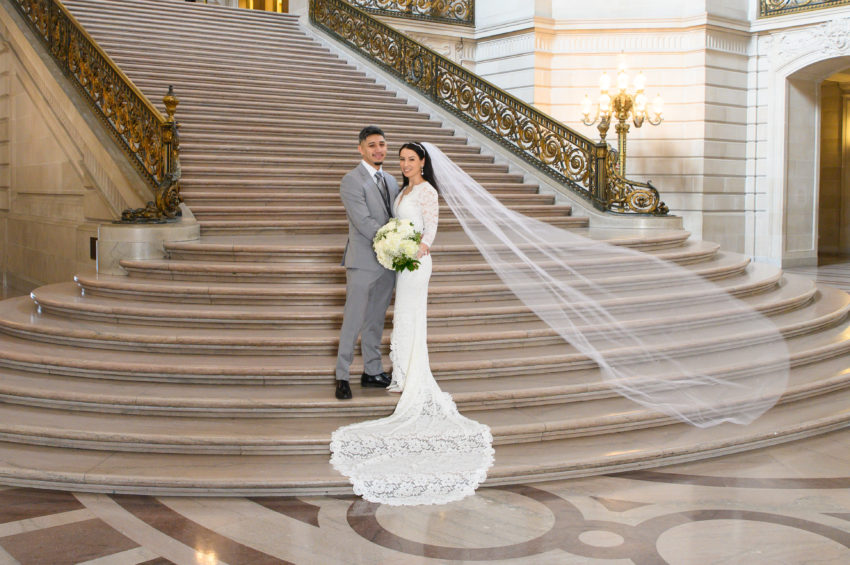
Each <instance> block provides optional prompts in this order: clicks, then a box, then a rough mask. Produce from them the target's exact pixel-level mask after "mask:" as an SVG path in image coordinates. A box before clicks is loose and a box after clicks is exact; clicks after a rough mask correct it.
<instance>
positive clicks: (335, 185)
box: [180, 163, 540, 197]
mask: <svg viewBox="0 0 850 565" xmlns="http://www.w3.org/2000/svg"><path fill="white" fill-rule="evenodd" d="M353 166H354V163H352V167H353ZM387 170H388V171H390V172H391V171H392V169H391V167H390V166H387ZM393 176H395V175H393ZM341 178H342V177H340V178H338V179H332V180H328V179H313V178H299V179H279V178H275V177H271V176H269V177H267V178H245V179H236V178H227V177H221V176H219V177H216V178H215V179H206V178H187V177H183V178H182V179H181V180H180V185H181V187H183V188H186V189H187V190H188V191H190V192H192V191H196V190H202V191H204V192H221V193H228V192H233V191H242V190H245V191H247V192H262V191H265V192H268V193H271V194H290V193H303V192H307V191H311V192H315V193H316V194H317V195H321V194H328V193H330V194H336V195H339V181H340V180H341ZM396 178H398V177H396ZM481 185H482V186H484V188H486V189H487V191H488V192H489V193H491V194H493V195H494V196H496V197H498V196H499V195H501V194H505V193H508V194H519V193H525V194H538V191H539V190H540V187H539V186H538V185H535V184H527V183H518V182H502V181H500V180H496V181H484V182H481Z"/></svg>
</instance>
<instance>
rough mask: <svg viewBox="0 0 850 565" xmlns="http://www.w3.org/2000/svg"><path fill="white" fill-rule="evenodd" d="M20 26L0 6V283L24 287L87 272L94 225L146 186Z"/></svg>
mask: <svg viewBox="0 0 850 565" xmlns="http://www.w3.org/2000/svg"><path fill="white" fill-rule="evenodd" d="M20 25H21V24H20V21H19V20H18V15H17V14H16V13H10V12H8V11H6V9H5V8H4V6H0V40H2V44H3V46H4V50H3V52H2V53H0V228H2V231H0V233H2V269H3V282H4V286H11V287H14V288H17V289H20V290H29V289H30V288H33V287H36V286H39V285H42V284H46V283H51V282H58V281H67V280H70V279H72V278H73V276H74V274H76V273H78V272H81V271H86V270H93V269H94V268H95V261H94V259H92V257H91V253H90V249H91V240H92V238H95V237H96V236H97V227H98V224H100V223H102V222H111V221H112V220H113V219H115V218H117V217H119V216H120V212H121V210H122V209H124V208H127V207H137V206H141V205H142V204H143V202H145V200H146V199H149V198H150V189H149V188H148V187H147V185H146V184H145V183H144V181H143V180H142V178H141V176H140V175H139V174H138V173H137V172H136V171H135V170H134V169H133V167H132V165H131V164H130V162H129V160H128V159H127V158H126V156H125V155H124V154H123V153H122V152H121V150H120V149H119V148H118V147H117V145H116V144H115V143H114V142H113V141H112V139H111V138H110V135H109V133H108V132H107V131H106V130H105V128H104V126H103V125H102V124H101V123H100V122H99V120H98V118H97V117H96V116H95V115H94V113H93V112H91V111H89V109H88V106H87V103H86V102H85V101H84V100H83V98H82V95H81V94H80V93H79V92H78V91H76V90H75V89H74V87H73V86H72V85H71V84H70V83H69V82H68V81H67V80H66V79H65V78H64V77H63V76H62V75H61V73H60V71H59V70H58V68H56V67H54V66H52V65H45V63H44V59H43V58H42V57H43V52H42V51H40V49H41V47H40V45H39V44H36V45H33V43H31V41H30V38H29V37H28V35H29V34H28V33H26V32H23V31H22V29H21V27H20Z"/></svg>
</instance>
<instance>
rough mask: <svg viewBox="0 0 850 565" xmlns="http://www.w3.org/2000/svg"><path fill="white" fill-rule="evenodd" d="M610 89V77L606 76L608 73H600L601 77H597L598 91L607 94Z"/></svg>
mask: <svg viewBox="0 0 850 565" xmlns="http://www.w3.org/2000/svg"><path fill="white" fill-rule="evenodd" d="M610 88H611V77H610V76H608V73H602V76H601V77H599V90H600V91H602V92H608V90H609V89H610Z"/></svg>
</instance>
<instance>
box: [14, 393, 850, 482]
mask: <svg viewBox="0 0 850 565" xmlns="http://www.w3.org/2000/svg"><path fill="white" fill-rule="evenodd" d="M842 403H843V404H842ZM801 418H802V421H803V422H805V423H803V424H797V423H796V422H798V421H799V419H801ZM848 421H850V409H848V408H847V403H846V398H843V397H833V398H829V397H827V398H817V399H813V400H811V401H809V402H806V403H795V404H794V405H790V406H778V407H776V408H774V409H773V410H771V411H770V412H768V413H767V414H765V415H764V416H762V418H760V419H758V420H756V422H754V423H753V424H751V425H749V426H734V425H733V424H722V425H721V426H717V427H714V428H708V429H698V428H687V427H685V426H682V425H678V426H674V427H668V428H665V429H664V431H668V430H669V433H658V430H657V429H652V428H648V429H639V430H632V431H629V432H627V433H619V434H612V435H610V436H606V440H605V441H604V442H600V441H599V437H596V436H589V437H584V438H569V439H562V440H553V441H547V442H538V443H525V444H512V445H499V446H496V455H495V464H494V466H493V468H492V469H490V471H489V473H488V476H489V479H488V482H487V483H485V484H490V485H495V484H500V483H502V482H503V481H511V482H512V481H513V480H515V478H516V477H517V476H522V480H523V481H524V482H533V481H537V480H551V479H554V478H563V477H567V476H587V475H592V474H600V473H604V472H610V471H612V470H614V469H616V470H619V471H625V470H631V469H639V468H646V467H649V466H657V465H658V464H660V463H661V464H663V463H673V462H681V461H688V460H694V459H698V458H699V454H697V453H694V449H693V446H694V445H700V446H702V448H703V449H704V450H705V451H706V452H708V453H712V454H714V455H717V454H721V453H734V452H736V451H740V450H744V449H748V448H749V449H752V448H753V447H763V446H766V445H771V444H774V443H779V442H782V441H788V437H790V438H792V439H797V438H800V437H807V436H808V435H814V434H817V433H824V432H825V431H829V430H831V429H837V428H839V427H843V426H846V425H847V422H848ZM0 478H5V479H6V481H5V482H8V481H9V480H14V481H15V483H16V484H26V485H37V486H42V487H49V486H52V487H54V488H56V487H59V488H65V489H73V490H104V489H105V488H110V489H114V490H116V491H118V492H144V493H145V494H148V495H150V494H154V495H165V494H198V493H207V494H227V495H243V494H254V495H258V494H266V495H270V494H290V495H292V494H301V495H304V494H310V493H313V494H317V493H322V492H338V493H350V490H351V487H350V485H348V483H347V481H346V480H345V479H344V478H343V477H342V476H341V475H339V474H338V473H336V472H335V471H334V470H333V469H332V467H331V466H330V462H329V460H328V457H327V455H326V454H317V455H297V456H293V455H248V454H244V455H240V456H239V458H238V460H234V459H233V458H232V456H221V455H218V456H217V455H186V454H173V455H163V454H158V453H156V454H155V453H121V452H110V451H93V450H84V449H75V450H67V449H59V448H51V447H39V446H29V445H21V444H13V443H8V442H0Z"/></svg>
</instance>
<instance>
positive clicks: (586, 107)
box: [581, 94, 591, 120]
mask: <svg viewBox="0 0 850 565" xmlns="http://www.w3.org/2000/svg"><path fill="white" fill-rule="evenodd" d="M590 110H591V105H590V96H588V95H587V94H585V95H584V100H582V101H581V113H582V114H583V115H584V119H585V120H587V118H588V117H589V116H590Z"/></svg>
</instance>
